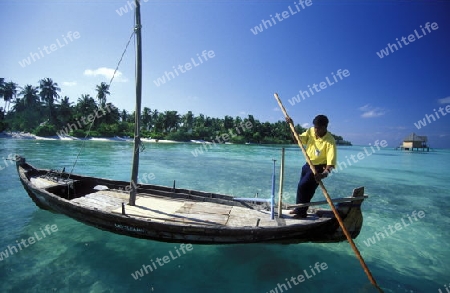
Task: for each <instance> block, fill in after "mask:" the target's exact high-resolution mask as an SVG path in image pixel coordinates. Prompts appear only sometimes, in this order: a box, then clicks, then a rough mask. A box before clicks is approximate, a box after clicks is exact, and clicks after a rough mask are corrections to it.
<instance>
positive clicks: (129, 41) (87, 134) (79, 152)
mask: <svg viewBox="0 0 450 293" xmlns="http://www.w3.org/2000/svg"><path fill="white" fill-rule="evenodd" d="M134 35H135V30H134V29H133V31H132V33H131V35H130V38H129V39H128V42H127V44H126V45H125V49H124V50H123V52H122V56H120V59H119V62H118V63H117V66H116V69H115V70H114V73H113V75H112V77H111V80H110V81H109V84H108V89H109V88H110V86H111V84H112V82H113V80H114V77H115V76H116V73H117V71H118V70H119V66H120V63H122V60H123V57H124V56H125V53H126V51H127V49H128V46H129V45H130V43H131V39H132V38H133V36H134ZM96 118H97V115H94V119H93V120H92V122H91V124H90V125H89V129H88V131H87V132H86V135H85V136H84V139H83V143H82V145H81V147H80V150H79V151H78V154H77V157H76V158H75V162H74V163H73V166H72V169H71V170H70V173H69V176H68V178H67V179H69V178H70V176H71V175H72V173H73V169H75V166H76V164H77V162H78V158H79V157H80V154H81V152H82V151H83V149H84V148H85V145H86V140H87V137H88V136H89V134H90V133H91V129H92V126H93V125H94V122H95V119H96Z"/></svg>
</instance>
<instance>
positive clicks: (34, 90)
mask: <svg viewBox="0 0 450 293" xmlns="http://www.w3.org/2000/svg"><path fill="white" fill-rule="evenodd" d="M19 95H21V96H22V97H23V104H24V106H25V107H27V108H29V109H32V110H35V109H36V108H37V106H38V105H39V89H38V87H36V86H32V85H30V84H27V85H26V86H24V87H23V88H22V90H21V91H20V93H19Z"/></svg>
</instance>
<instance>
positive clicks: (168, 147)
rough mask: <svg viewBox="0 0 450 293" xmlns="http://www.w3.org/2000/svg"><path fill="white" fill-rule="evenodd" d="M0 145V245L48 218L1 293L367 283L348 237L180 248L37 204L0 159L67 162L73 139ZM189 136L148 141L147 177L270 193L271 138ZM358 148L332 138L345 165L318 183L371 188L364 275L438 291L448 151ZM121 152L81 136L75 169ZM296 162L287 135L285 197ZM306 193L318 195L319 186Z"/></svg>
mask: <svg viewBox="0 0 450 293" xmlns="http://www.w3.org/2000/svg"><path fill="white" fill-rule="evenodd" d="M0 145H1V149H0V158H1V160H0V169H2V170H0V182H1V183H0V184H1V185H0V186H1V188H0V206H1V209H0V215H1V219H2V221H0V233H1V235H2V236H1V239H0V252H2V251H3V252H5V251H6V250H8V246H9V247H11V246H14V245H16V244H17V242H16V241H18V242H20V241H21V239H28V238H30V237H32V236H33V235H35V233H37V234H38V236H39V235H42V234H39V233H41V232H43V233H47V232H45V230H44V229H45V226H46V225H49V226H52V225H56V227H57V231H56V232H52V233H51V234H49V233H47V234H45V235H46V237H45V238H43V237H42V236H41V239H39V238H37V237H35V239H39V240H38V241H36V243H34V244H30V243H29V244H28V247H23V249H22V250H18V251H17V252H15V251H14V249H12V252H13V254H12V255H9V256H8V257H6V258H5V255H3V260H1V261H0V278H1V282H0V291H1V292H261V293H265V292H270V290H272V292H275V289H277V290H278V291H277V292H281V291H283V292H344V291H345V292H377V290H375V289H374V287H373V286H372V285H371V284H370V282H369V280H368V278H367V277H366V275H365V273H364V271H363V270H362V268H361V265H360V264H359V261H358V260H357V258H356V257H355V256H354V253H353V251H352V250H351V248H350V245H349V244H348V243H346V242H343V243H337V244H312V243H306V244H297V245H266V244H258V245H225V246H202V245H193V249H192V250H191V251H186V253H184V254H183V253H182V252H181V250H180V246H179V244H169V243H160V242H154V241H147V240H140V239H133V238H129V237H125V236H120V235H115V234H112V233H108V232H104V231H100V230H97V229H95V228H92V227H89V226H86V225H83V224H81V223H78V222H76V221H74V220H71V219H69V218H67V217H65V216H63V215H59V214H53V213H50V212H47V211H43V210H40V209H39V208H37V207H36V206H35V205H34V203H33V202H32V201H31V199H30V198H29V197H28V195H27V194H26V192H25V191H24V189H23V187H22V185H21V184H20V182H19V180H18V176H17V174H16V170H15V168H14V166H12V164H11V162H10V161H6V162H7V163H5V161H4V160H3V158H5V159H6V157H7V156H8V155H10V154H14V153H18V154H21V155H24V156H26V157H27V160H28V162H30V163H31V164H33V165H35V166H37V167H41V168H53V169H61V168H62V167H66V170H70V168H71V166H72V163H73V162H74V159H75V157H76V154H77V152H78V150H79V148H80V146H81V142H76V141H37V140H10V139H0ZM197 147H199V145H196V144H146V149H145V151H144V152H143V153H141V165H140V173H141V174H144V173H147V174H152V175H153V176H151V178H152V180H150V181H148V182H150V183H153V184H159V185H169V186H172V184H173V180H176V184H177V187H180V188H190V189H197V190H204V191H211V192H220V193H227V194H232V195H235V196H239V197H252V196H254V194H255V193H259V196H260V197H269V196H270V193H271V175H272V166H273V162H272V159H276V160H277V162H276V164H277V181H278V171H279V162H280V154H281V151H280V146H259V145H220V146H217V147H214V148H212V149H211V150H208V151H207V152H205V153H204V154H201V155H199V156H197V157H194V156H193V155H192V153H191V151H193V150H194V149H195V148H197ZM367 150H369V149H368V148H367V147H366V151H367ZM375 150H376V149H375ZM364 151H365V150H364V148H363V147H358V146H353V147H340V148H339V149H338V156H339V159H340V160H341V161H345V160H346V156H347V158H348V159H349V160H350V161H349V162H350V163H352V164H351V165H349V164H347V166H346V167H344V166H343V164H342V163H341V166H342V169H341V170H339V172H337V173H336V174H334V175H333V176H332V177H331V178H327V179H325V181H324V183H325V185H326V187H327V189H328V191H329V193H330V195H331V196H332V197H342V196H348V195H349V194H351V191H352V189H353V188H355V187H358V186H361V185H362V186H365V188H366V193H367V194H368V195H369V196H370V197H369V198H368V199H367V200H366V201H365V202H364V204H363V206H362V209H363V214H364V225H363V229H362V232H361V234H360V235H359V237H358V238H357V239H356V240H355V243H356V245H357V246H358V248H359V249H360V251H361V254H362V256H363V257H364V259H365V261H366V263H367V265H368V267H369V268H370V270H371V272H372V274H373V276H374V277H375V279H376V280H377V282H378V284H379V285H380V286H381V287H382V288H383V290H384V292H438V290H439V289H441V290H442V292H445V287H444V285H447V286H448V284H449V283H450V250H449V243H450V232H449V229H448V227H449V224H450V219H449V216H448V213H449V211H450V203H449V201H448V194H449V192H448V190H449V185H450V182H449V179H450V176H449V175H448V174H449V173H448V163H449V162H450V151H448V150H436V151H434V152H429V153H417V152H415V153H410V152H401V151H396V150H393V149H390V148H385V149H383V148H382V149H380V150H376V152H374V153H371V155H370V156H368V155H366V156H365V157H364V158H362V159H359V160H358V159H356V162H355V161H352V160H351V159H350V158H351V155H353V156H354V157H353V158H355V157H356V156H357V154H358V152H364ZM131 152H132V146H131V144H130V143H127V142H87V143H86V147H85V149H84V151H83V153H82V155H81V156H80V159H79V161H78V164H77V166H76V168H75V173H80V174H85V175H93V176H99V177H105V178H114V179H123V180H128V178H129V176H130V175H129V174H130V169H131V167H130V161H131ZM369 153H370V152H369ZM360 158H361V155H360ZM303 163H304V159H303V157H302V154H301V152H300V150H299V149H298V148H297V147H296V146H287V150H286V169H285V172H286V173H285V176H286V178H285V186H284V190H285V201H287V202H291V203H293V202H294V201H295V199H294V198H295V191H296V185H297V181H298V176H299V171H300V167H301V165H303ZM141 178H142V177H141ZM153 178H154V179H153ZM276 190H277V191H278V186H277V188H276ZM313 200H323V195H322V194H321V192H320V190H317V192H316V195H315V197H314V199H313ZM414 211H416V213H415V214H417V213H418V212H419V211H422V213H421V214H420V215H422V216H423V217H419V216H415V217H413V216H412V213H413V212H414ZM407 224H409V225H407ZM53 227H54V226H53ZM389 227H390V228H389ZM393 227H397V228H398V229H397V228H393ZM41 229H42V231H41ZM376 233H378V234H376ZM382 234H383V235H382ZM377 235H378V239H377V238H376V237H377ZM383 237H384V238H383ZM369 239H372V242H370V240H369ZM16 247H18V246H17V245H16ZM176 250H178V251H179V252H180V255H179V256H178V257H177V258H176V259H175V258H171V259H170V260H169V262H168V263H165V264H164V265H163V266H159V265H157V269H155V270H154V271H152V272H150V271H149V273H148V274H145V275H144V276H142V277H140V278H138V280H135V278H133V277H132V275H131V274H132V273H135V271H137V270H139V269H141V268H142V265H149V264H151V260H156V258H158V257H159V258H163V257H164V256H168V255H169V254H170V253H172V254H174V255H175V252H176ZM317 262H318V263H320V264H322V263H325V264H326V267H327V268H326V269H322V270H320V272H318V271H315V272H316V274H315V275H313V274H312V273H311V269H310V267H309V266H311V267H313V266H314V264H316V263H317ZM304 270H306V271H307V274H308V276H309V277H310V278H305V280H304V281H303V282H301V283H298V282H297V281H296V284H294V282H293V281H289V280H291V277H295V278H297V276H299V275H300V274H302V275H304V276H305V277H306V274H305V273H304ZM287 281H289V284H288V282H287ZM283 286H284V287H283ZM289 286H290V287H289Z"/></svg>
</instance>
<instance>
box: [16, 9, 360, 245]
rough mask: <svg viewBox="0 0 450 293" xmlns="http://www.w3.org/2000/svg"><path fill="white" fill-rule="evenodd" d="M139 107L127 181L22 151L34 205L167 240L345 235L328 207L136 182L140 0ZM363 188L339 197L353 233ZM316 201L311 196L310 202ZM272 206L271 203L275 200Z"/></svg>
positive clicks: (20, 164)
mask: <svg viewBox="0 0 450 293" xmlns="http://www.w3.org/2000/svg"><path fill="white" fill-rule="evenodd" d="M135 5H136V8H135V20H136V23H135V34H136V53H137V54H136V55H137V57H136V63H137V72H136V77H137V78H136V79H137V80H136V110H135V113H136V115H135V117H136V120H135V137H134V149H133V151H134V153H133V165H132V172H131V180H130V182H126V181H115V180H108V179H102V178H95V177H86V176H81V175H74V174H71V173H72V172H70V173H66V172H64V171H61V172H55V171H51V170H45V169H37V168H35V167H33V166H32V165H30V164H28V163H27V162H26V160H25V158H23V157H19V156H18V157H17V161H16V166H17V171H18V174H19V177H20V181H21V182H22V184H23V186H24V187H25V189H26V191H27V192H28V194H29V196H30V197H31V198H32V199H33V201H34V202H35V203H36V205H37V206H39V207H40V208H42V209H46V210H50V211H53V212H57V213H61V214H65V215H67V216H69V217H71V218H73V219H75V220H77V221H80V222H82V223H85V224H88V225H92V226H95V227H97V228H100V229H103V230H106V231H110V232H113V233H118V234H123V235H127V236H131V237H137V238H145V239H152V240H159V241H166V242H185V243H201V244H231V243H299V242H308V241H313V242H337V241H343V240H345V239H346V237H345V235H344V234H343V232H342V230H341V227H340V226H339V224H338V222H337V219H336V218H335V216H334V214H333V213H331V211H324V210H318V211H317V212H316V213H315V214H311V215H309V216H308V218H306V219H293V218H292V217H290V216H289V215H287V211H286V210H285V211H284V214H285V215H284V216H282V214H280V215H277V217H276V218H274V219H271V218H272V215H273V209H269V204H268V203H267V202H258V201H257V200H256V199H255V200H251V201H250V202H243V201H241V200H237V199H235V198H233V197H232V196H229V195H223V194H216V193H207V192H201V191H195V190H185V189H177V188H175V186H174V187H163V186H156V185H138V184H135V182H138V181H137V178H138V176H137V174H138V166H139V145H140V141H141V139H140V132H139V129H140V113H141V109H140V106H141V88H142V74H141V69H142V66H141V64H142V62H141V54H142V53H141V52H142V51H141V24H140V4H139V1H138V0H135ZM363 200H364V188H359V189H355V190H354V193H353V198H344V199H341V201H346V202H343V203H340V204H338V206H337V210H338V212H339V213H340V215H341V217H342V219H343V220H344V224H345V227H346V228H347V229H348V231H349V233H350V235H351V237H352V238H355V237H357V236H358V234H359V232H360V229H361V226H362V214H361V203H362V202H363ZM310 205H312V204H310ZM271 207H272V208H273V205H271Z"/></svg>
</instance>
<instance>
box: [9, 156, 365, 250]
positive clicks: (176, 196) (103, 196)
mask: <svg viewBox="0 0 450 293" xmlns="http://www.w3.org/2000/svg"><path fill="white" fill-rule="evenodd" d="M16 165H17V170H18V173H19V177H20V181H21V182H22V184H23V186H24V187H25V189H26V191H27V192H28V194H29V196H30V197H31V198H32V199H33V201H34V202H35V203H36V205H37V206H39V207H40V208H42V209H46V210H50V211H53V212H56V213H61V214H65V215H67V216H69V217H71V218H73V219H75V220H77V221H80V222H83V223H85V224H88V225H92V226H95V227H97V228H100V229H103V230H106V231H110V232H113V233H117V234H123V235H127V236H132V237H137V238H145V239H152V240H159V241H165V242H184V243H201V244H231V243H263V242H265V243H300V242H338V241H343V240H345V236H344V234H343V233H342V230H341V229H340V227H339V224H338V223H337V221H336V219H335V218H334V216H333V214H332V213H331V211H329V210H317V211H316V212H315V213H314V214H309V215H308V217H307V218H306V219H294V218H292V217H291V215H289V214H288V210H284V213H283V215H282V216H281V217H278V216H277V217H276V219H275V220H271V219H270V208H269V204H268V203H267V202H257V199H255V202H242V201H239V200H236V199H235V198H234V197H232V196H229V195H223V194H217V193H207V192H201V191H195V190H186V189H178V188H174V187H164V186H157V185H139V186H138V188H137V190H138V193H137V198H136V204H135V205H134V206H130V205H127V202H128V198H129V192H128V189H129V182H126V181H115V180H108V179H101V178H94V177H86V176H80V175H73V174H72V175H70V174H69V173H66V172H56V171H51V170H43V169H36V168H34V167H33V166H31V165H29V164H28V163H26V161H25V159H24V158H21V157H18V158H17V162H16ZM363 193H364V188H358V189H355V190H354V193H353V198H344V199H340V200H336V201H347V202H343V203H342V202H341V203H338V204H337V205H336V208H337V209H338V211H339V213H340V215H341V217H342V219H343V220H344V223H345V226H346V227H347V229H348V231H349V232H350V234H351V235H352V237H353V238H355V237H357V236H358V234H359V232H360V229H361V226H362V213H361V203H362V202H363V200H364V198H365V197H364V196H363ZM351 200H353V201H351ZM310 205H313V203H311V204H310Z"/></svg>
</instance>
